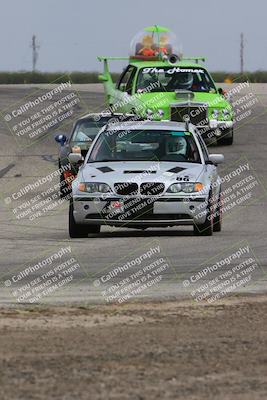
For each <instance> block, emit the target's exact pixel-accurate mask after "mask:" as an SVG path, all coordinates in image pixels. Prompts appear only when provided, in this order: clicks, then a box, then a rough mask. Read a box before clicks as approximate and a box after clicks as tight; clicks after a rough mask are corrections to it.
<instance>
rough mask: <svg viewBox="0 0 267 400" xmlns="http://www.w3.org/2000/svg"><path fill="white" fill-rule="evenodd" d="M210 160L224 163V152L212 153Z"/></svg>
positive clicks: (215, 162) (216, 163)
mask: <svg viewBox="0 0 267 400" xmlns="http://www.w3.org/2000/svg"><path fill="white" fill-rule="evenodd" d="M209 161H210V162H212V163H213V164H215V165H218V164H222V163H223V162H224V155H223V154H210V155H209Z"/></svg>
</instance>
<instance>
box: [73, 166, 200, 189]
mask: <svg viewBox="0 0 267 400" xmlns="http://www.w3.org/2000/svg"><path fill="white" fill-rule="evenodd" d="M205 170H206V166H205V165H203V164H195V163H187V162H169V161H153V162H152V161H123V162H121V161H120V162H95V163H88V164H85V165H84V166H83V167H82V168H81V169H80V171H79V174H78V180H79V181H80V182H104V183H108V184H110V185H112V184H114V183H116V182H129V181H131V182H136V183H139V184H140V182H162V183H165V184H166V182H170V183H172V182H174V181H177V178H182V179H184V178H185V177H186V180H187V181H189V182H196V181H200V182H201V176H202V174H203V173H204V171H205Z"/></svg>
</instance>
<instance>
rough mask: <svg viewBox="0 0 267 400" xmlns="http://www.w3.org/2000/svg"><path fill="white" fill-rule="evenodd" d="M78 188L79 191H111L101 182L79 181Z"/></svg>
mask: <svg viewBox="0 0 267 400" xmlns="http://www.w3.org/2000/svg"><path fill="white" fill-rule="evenodd" d="M78 190H79V191H80V192H88V193H108V192H111V188H110V187H109V185H107V184H106V183H102V182H92V183H87V182H80V183H79V185H78Z"/></svg>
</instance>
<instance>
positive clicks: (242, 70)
mask: <svg viewBox="0 0 267 400" xmlns="http://www.w3.org/2000/svg"><path fill="white" fill-rule="evenodd" d="M240 73H241V75H243V73H244V33H241V35H240Z"/></svg>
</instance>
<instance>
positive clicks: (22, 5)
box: [0, 0, 267, 71]
mask: <svg viewBox="0 0 267 400" xmlns="http://www.w3.org/2000/svg"><path fill="white" fill-rule="evenodd" d="M0 5H1V24H0V46H1V66H0V70H22V69H23V70H30V69H31V65H32V55H31V49H30V42H31V36H32V34H33V33H35V34H36V36H37V41H38V42H39V44H40V46H41V47H40V54H39V59H38V63H37V68H38V69H39V70H41V71H72V70H80V71H85V70H90V71H92V70H101V65H100V63H99V62H98V61H97V60H96V56H97V55H101V54H104V55H112V56H125V55H128V51H129V43H130V41H131V39H132V37H133V36H134V35H135V34H136V33H137V32H138V31H139V30H140V29H142V28H143V27H145V26H148V25H154V24H159V25H163V26H167V27H169V28H170V29H171V30H173V31H174V32H175V34H176V35H177V37H178V39H179V42H180V43H181V44H182V46H183V51H184V54H186V55H188V56H192V55H194V56H196V55H201V56H202V55H204V56H206V57H207V59H208V60H207V66H208V67H209V68H210V70H213V71H214V70H228V71H231V70H232V71H238V70H239V69H240V60H239V46H240V33H241V32H242V31H243V32H244V34H245V69H246V70H256V69H264V70H267V43H266V39H267V2H266V0H254V1H253V2H246V1H244V0H187V1H181V0H165V1H163V0H113V1H110V0H102V1H101V0H95V1H92V0H7V1H5V0H0ZM121 66H122V64H119V63H116V62H115V63H113V64H112V69H113V70H120V68H121Z"/></svg>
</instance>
